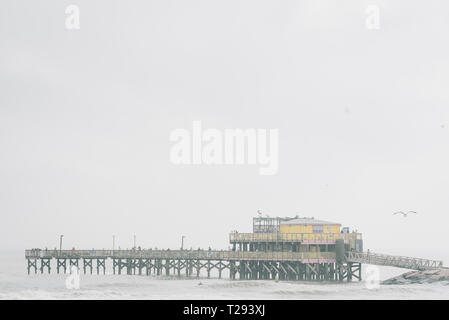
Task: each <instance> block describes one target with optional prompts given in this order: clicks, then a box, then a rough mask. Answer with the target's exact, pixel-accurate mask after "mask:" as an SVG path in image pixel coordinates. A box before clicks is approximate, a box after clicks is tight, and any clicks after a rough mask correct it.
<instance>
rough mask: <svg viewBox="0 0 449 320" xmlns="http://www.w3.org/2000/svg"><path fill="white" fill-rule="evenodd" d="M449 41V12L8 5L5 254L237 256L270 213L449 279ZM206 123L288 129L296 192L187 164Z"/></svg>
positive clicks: (384, 4) (282, 162)
mask: <svg viewBox="0 0 449 320" xmlns="http://www.w3.org/2000/svg"><path fill="white" fill-rule="evenodd" d="M69 4H76V5H78V6H79V8H80V14H81V15H80V18H81V20H80V22H81V28H80V30H67V29H66V28H65V18H66V14H65V8H66V6H67V5H69ZM369 4H370V5H373V4H374V5H379V7H380V30H367V29H366V28H365V19H366V14H365V8H366V6H367V5H369ZM448 33H449V3H447V1H443V0H440V1H405V0H401V1H377V0H372V1H356V0H352V1H349V0H346V1H342V0H332V1H331V0H326V1H317V0H313V1H312V0H311V1H291V0H285V1H284V0H283V1H267V0H257V1H256V0H239V1H237V0H227V1H211V0H207V1H206V0H201V1H199V0H189V1H181V0H176V1H175V0H173V1H168V0H167V1H155V0H151V1H136V0H135V1H106V0H101V1H100V0H96V1H87V0H73V1H56V0H54V1H49V0H45V1H44V0H42V1H18V0H3V1H1V2H0V215H1V221H0V241H1V242H0V249H2V250H24V249H25V248H31V247H41V248H43V247H49V248H53V247H55V246H58V241H59V235H60V234H64V247H65V248H66V249H69V248H71V247H76V248H85V249H90V248H111V246H112V235H113V234H114V235H117V240H116V245H117V246H120V247H121V248H130V247H131V246H132V244H133V235H134V234H136V235H137V243H138V245H141V246H142V247H155V246H157V247H158V248H167V247H171V248H178V247H179V246H180V243H181V235H185V236H186V239H185V246H186V247H194V248H197V247H198V246H201V247H208V246H211V247H212V248H227V247H228V239H229V236H228V234H229V232H230V231H231V230H239V231H240V232H245V231H246V232H250V231H251V228H252V226H251V223H252V220H251V219H252V217H253V216H254V215H256V212H257V210H261V211H262V212H264V213H267V214H270V215H273V216H277V215H279V216H289V215H290V216H294V215H296V214H299V215H300V216H314V217H315V218H319V219H323V220H330V221H336V222H340V223H342V225H343V226H349V227H350V228H351V229H352V228H355V229H357V230H358V231H359V232H362V233H363V237H364V241H365V243H364V244H365V249H367V248H369V249H370V250H371V251H373V252H377V251H378V252H380V253H391V254H403V255H412V256H422V257H428V258H440V259H444V260H445V264H447V263H448V261H449V252H448V248H447V238H448V233H449V232H448V231H449V218H448V213H449V196H448V191H449V170H448V167H449V90H448V87H449V43H448V41H447V38H448ZM195 120H200V121H202V124H203V126H204V127H210V128H216V129H219V130H224V129H228V128H230V129H232V128H242V129H245V128H263V129H279V143H280V153H279V172H278V174H277V175H274V176H261V175H259V174H258V167H257V166H252V165H243V166H206V165H199V166H175V165H173V164H172V163H171V162H170V161H169V150H170V147H171V143H170V141H169V135H170V132H171V131H172V130H174V129H177V128H185V129H188V130H191V126H192V121H195ZM398 210H403V211H408V210H414V211H417V212H419V214H418V215H416V216H410V217H408V218H402V217H400V216H393V215H392V213H393V212H395V211H398Z"/></svg>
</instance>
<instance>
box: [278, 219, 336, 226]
mask: <svg viewBox="0 0 449 320" xmlns="http://www.w3.org/2000/svg"><path fill="white" fill-rule="evenodd" d="M285 224H293V225H295V224H307V225H339V226H341V223H337V222H330V221H324V220H318V219H315V218H295V219H291V220H284V221H281V225H285Z"/></svg>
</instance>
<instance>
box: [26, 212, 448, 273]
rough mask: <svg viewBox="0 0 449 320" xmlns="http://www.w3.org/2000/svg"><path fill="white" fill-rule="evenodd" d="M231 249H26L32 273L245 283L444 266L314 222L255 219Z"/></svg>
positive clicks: (231, 237) (233, 235) (234, 237)
mask: <svg viewBox="0 0 449 320" xmlns="http://www.w3.org/2000/svg"><path fill="white" fill-rule="evenodd" d="M229 241H230V244H231V245H232V249H231V250H220V251H217V250H199V249H198V250H152V249H148V250H137V249H132V250H57V249H55V250H42V249H31V250H25V259H26V260H27V271H28V274H30V273H38V272H39V273H44V272H45V273H51V272H52V271H53V272H54V270H55V269H56V272H57V273H60V272H61V273H67V272H68V271H69V272H70V271H71V269H72V267H76V268H77V269H78V270H82V271H83V272H84V274H86V273H90V274H93V273H94V271H95V273H96V274H105V273H106V266H107V265H108V263H107V261H109V265H111V262H112V271H113V274H118V275H120V274H126V275H147V276H149V275H156V276H178V277H181V276H185V277H200V274H201V272H203V273H205V274H207V277H208V278H210V277H211V273H212V272H216V273H218V278H222V277H223V275H224V272H226V274H227V275H229V278H230V279H232V280H234V279H242V280H263V279H265V280H268V279H273V280H275V279H276V280H277V279H278V280H303V281H352V280H359V281H360V280H362V264H363V263H366V264H374V265H383V266H393V267H399V268H406V269H414V270H427V269H436V268H440V267H442V266H443V262H442V261H437V260H428V259H420V258H411V257H401V256H392V255H384V254H377V253H370V252H364V251H363V241H362V237H361V234H360V233H357V232H352V233H350V232H349V230H348V229H347V228H346V227H344V228H341V225H340V224H336V223H331V222H326V221H321V220H315V219H313V218H297V217H296V218H279V217H276V218H269V217H267V218H266V217H256V218H254V219H253V233H238V232H232V233H231V234H230V235H229Z"/></svg>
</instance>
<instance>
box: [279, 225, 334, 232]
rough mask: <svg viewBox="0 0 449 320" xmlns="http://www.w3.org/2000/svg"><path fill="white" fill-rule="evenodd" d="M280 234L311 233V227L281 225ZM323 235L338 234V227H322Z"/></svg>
mask: <svg viewBox="0 0 449 320" xmlns="http://www.w3.org/2000/svg"><path fill="white" fill-rule="evenodd" d="M280 232H282V233H313V226H312V225H301V224H296V225H295V224H283V225H282V224H281V226H280ZM323 233H340V226H339V225H324V226H323Z"/></svg>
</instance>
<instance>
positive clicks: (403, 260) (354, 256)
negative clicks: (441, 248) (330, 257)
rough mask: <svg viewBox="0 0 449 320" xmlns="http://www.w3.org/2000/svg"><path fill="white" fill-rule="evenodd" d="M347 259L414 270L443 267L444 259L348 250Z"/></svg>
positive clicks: (348, 260)
mask: <svg viewBox="0 0 449 320" xmlns="http://www.w3.org/2000/svg"><path fill="white" fill-rule="evenodd" d="M346 261H347V262H358V263H366V264H374V265H380V266H391V267H397V268H405V269H412V270H428V269H437V268H441V267H443V261H438V260H429V259H421V258H412V257H403V256H393V255H387V254H379V253H373V252H369V253H368V252H346Z"/></svg>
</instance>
